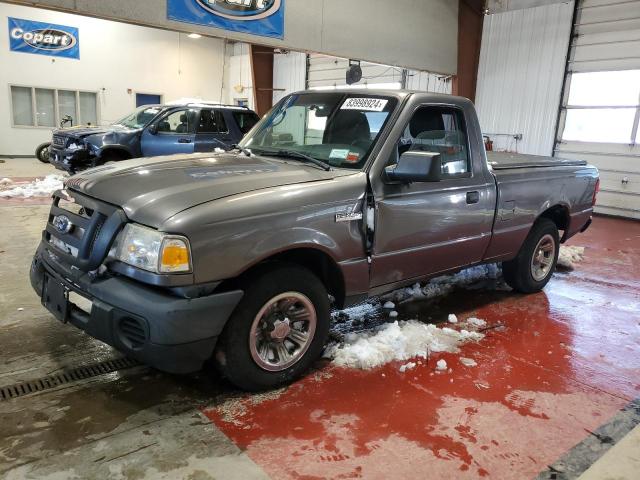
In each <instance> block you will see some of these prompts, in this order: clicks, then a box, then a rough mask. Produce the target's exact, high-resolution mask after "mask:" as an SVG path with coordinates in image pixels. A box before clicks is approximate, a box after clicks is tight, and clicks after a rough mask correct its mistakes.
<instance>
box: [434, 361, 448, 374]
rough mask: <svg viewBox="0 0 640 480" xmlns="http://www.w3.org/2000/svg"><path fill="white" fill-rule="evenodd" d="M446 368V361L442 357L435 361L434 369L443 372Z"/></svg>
mask: <svg viewBox="0 0 640 480" xmlns="http://www.w3.org/2000/svg"><path fill="white" fill-rule="evenodd" d="M446 369H447V361H446V360H445V359H444V358H442V359H440V360H438V361H437V362H436V370H438V371H439V372H444V371H445V370H446Z"/></svg>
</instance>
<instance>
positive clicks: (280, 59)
mask: <svg viewBox="0 0 640 480" xmlns="http://www.w3.org/2000/svg"><path fill="white" fill-rule="evenodd" d="M306 78H307V54H306V53H301V52H289V53H286V54H276V55H274V56H273V88H274V92H273V104H274V105H275V104H276V103H277V102H279V101H280V99H281V98H282V97H284V96H285V95H288V94H290V93H292V92H296V91H298V90H304V89H305V88H306V86H305V82H306ZM279 89H283V90H282V91H279Z"/></svg>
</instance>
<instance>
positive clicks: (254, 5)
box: [196, 0, 282, 20]
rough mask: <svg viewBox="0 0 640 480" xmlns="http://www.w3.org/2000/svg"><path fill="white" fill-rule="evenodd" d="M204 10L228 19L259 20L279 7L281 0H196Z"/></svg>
mask: <svg viewBox="0 0 640 480" xmlns="http://www.w3.org/2000/svg"><path fill="white" fill-rule="evenodd" d="M196 2H197V3H198V4H199V5H200V6H201V7H202V8H204V9H205V10H206V11H208V12H210V13H213V14H214V15H218V16H220V17H223V18H228V19H229V20H260V19H262V18H267V17H269V16H271V15H273V14H274V13H276V12H277V11H278V10H279V9H280V5H281V4H282V0H196Z"/></svg>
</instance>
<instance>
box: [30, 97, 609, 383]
mask: <svg viewBox="0 0 640 480" xmlns="http://www.w3.org/2000/svg"><path fill="white" fill-rule="evenodd" d="M598 185H599V178H598V171H597V169H596V168H594V167H592V166H590V165H587V164H586V163H585V162H582V161H566V160H559V159H553V158H546V157H531V156H523V155H509V154H492V155H491V157H490V158H487V154H486V153H485V149H484V143H483V137H482V132H481V130H480V126H479V124H478V119H477V116H476V112H475V110H474V107H473V104H472V103H471V102H470V101H469V100H466V99H463V98H459V97H454V96H447V95H434V94H428V93H420V92H410V91H382V90H381V91H372V90H365V91H358V90H344V91H340V90H338V91H331V92H326V91H323V92H311V91H307V92H299V93H295V94H292V95H289V96H287V97H285V98H284V99H282V100H281V101H280V102H279V103H278V104H277V105H276V106H275V107H274V108H273V109H272V110H271V111H270V112H269V113H268V114H267V115H266V116H265V117H264V118H263V119H262V120H260V122H258V123H257V125H255V126H254V128H252V129H251V131H250V132H249V133H248V134H247V135H246V136H245V138H244V139H243V140H242V141H241V142H240V144H239V145H238V147H237V148H236V149H235V150H232V151H229V152H225V153H202V154H190V155H174V156H169V157H155V158H146V159H138V160H127V161H122V162H118V163H114V164H108V165H103V166H100V167H97V168H94V169H91V170H87V171H85V172H82V173H80V174H77V175H75V176H72V177H70V178H69V179H68V180H67V181H66V184H65V188H64V189H63V190H60V191H57V192H56V193H55V194H54V195H53V205H52V206H51V211H50V214H49V218H48V222H47V224H46V228H45V230H44V232H43V234H42V241H41V243H40V245H39V247H38V249H37V252H36V254H35V257H34V259H33V264H32V267H31V282H32V285H33V288H34V289H35V291H36V292H37V294H38V295H39V296H40V297H41V301H42V304H43V305H44V306H45V307H46V308H47V309H48V310H49V311H50V312H51V313H52V314H53V316H54V317H56V318H57V319H58V320H60V321H62V322H65V323H67V322H68V323H70V324H72V325H74V326H75V327H78V328H80V329H82V330H84V331H85V332H86V333H87V334H89V335H91V336H92V337H95V338H97V339H99V340H101V341H103V342H106V343H107V344H109V345H112V346H113V347H115V348H116V349H118V350H120V351H121V352H123V353H124V354H126V355H128V356H130V357H133V358H135V359H138V360H140V361H141V362H144V363H147V364H149V365H152V366H154V367H156V368H158V369H160V370H163V371H167V372H173V373H189V372H194V371H197V370H199V369H201V368H202V367H203V365H205V364H207V365H209V364H211V365H215V366H216V368H217V369H219V370H220V371H221V372H222V373H223V375H225V376H226V377H228V378H229V380H230V381H231V382H233V383H234V384H236V385H237V386H239V387H241V388H244V389H247V390H260V389H267V388H273V387H275V386H277V385H282V384H285V383H287V382H291V381H292V380H293V379H295V378H296V377H298V376H299V375H301V374H302V373H303V372H304V371H305V370H306V369H307V368H308V367H309V366H310V365H311V363H312V362H313V361H314V360H316V359H317V358H318V357H319V356H320V355H321V352H322V349H323V347H324V344H325V342H326V340H327V336H328V333H329V323H330V309H331V308H343V307H345V306H349V305H353V304H356V303H358V302H362V301H364V300H365V299H366V298H367V297H370V296H375V295H380V294H383V293H385V292H389V291H392V290H394V289H397V288H400V287H403V286H406V285H409V284H412V283H415V282H417V281H421V280H425V279H429V278H431V277H434V276H437V275H441V274H443V273H448V272H455V271H458V270H460V269H463V268H466V267H469V266H472V265H478V264H483V263H494V262H501V263H502V267H503V272H504V278H505V280H506V282H507V283H508V284H509V285H510V286H511V287H512V288H513V289H514V290H515V291H518V292H523V293H530V292H537V291H539V290H541V289H542V288H543V287H544V286H545V285H546V284H547V282H548V281H549V279H550V277H551V275H552V274H553V272H554V269H555V266H556V261H557V258H558V249H559V245H560V244H561V243H562V242H565V241H566V240H567V239H569V238H571V237H572V236H574V235H576V234H577V233H579V232H582V231H584V230H585V229H586V228H588V226H589V224H590V223H591V217H592V212H593V206H594V203H595V200H596V194H597V191H598ZM209 360H211V362H208V361H209Z"/></svg>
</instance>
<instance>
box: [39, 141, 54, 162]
mask: <svg viewBox="0 0 640 480" xmlns="http://www.w3.org/2000/svg"><path fill="white" fill-rule="evenodd" d="M50 146H51V142H46V143H42V144H40V145H38V148H36V158H37V159H38V160H40V161H41V162H42V163H49V147H50Z"/></svg>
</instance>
